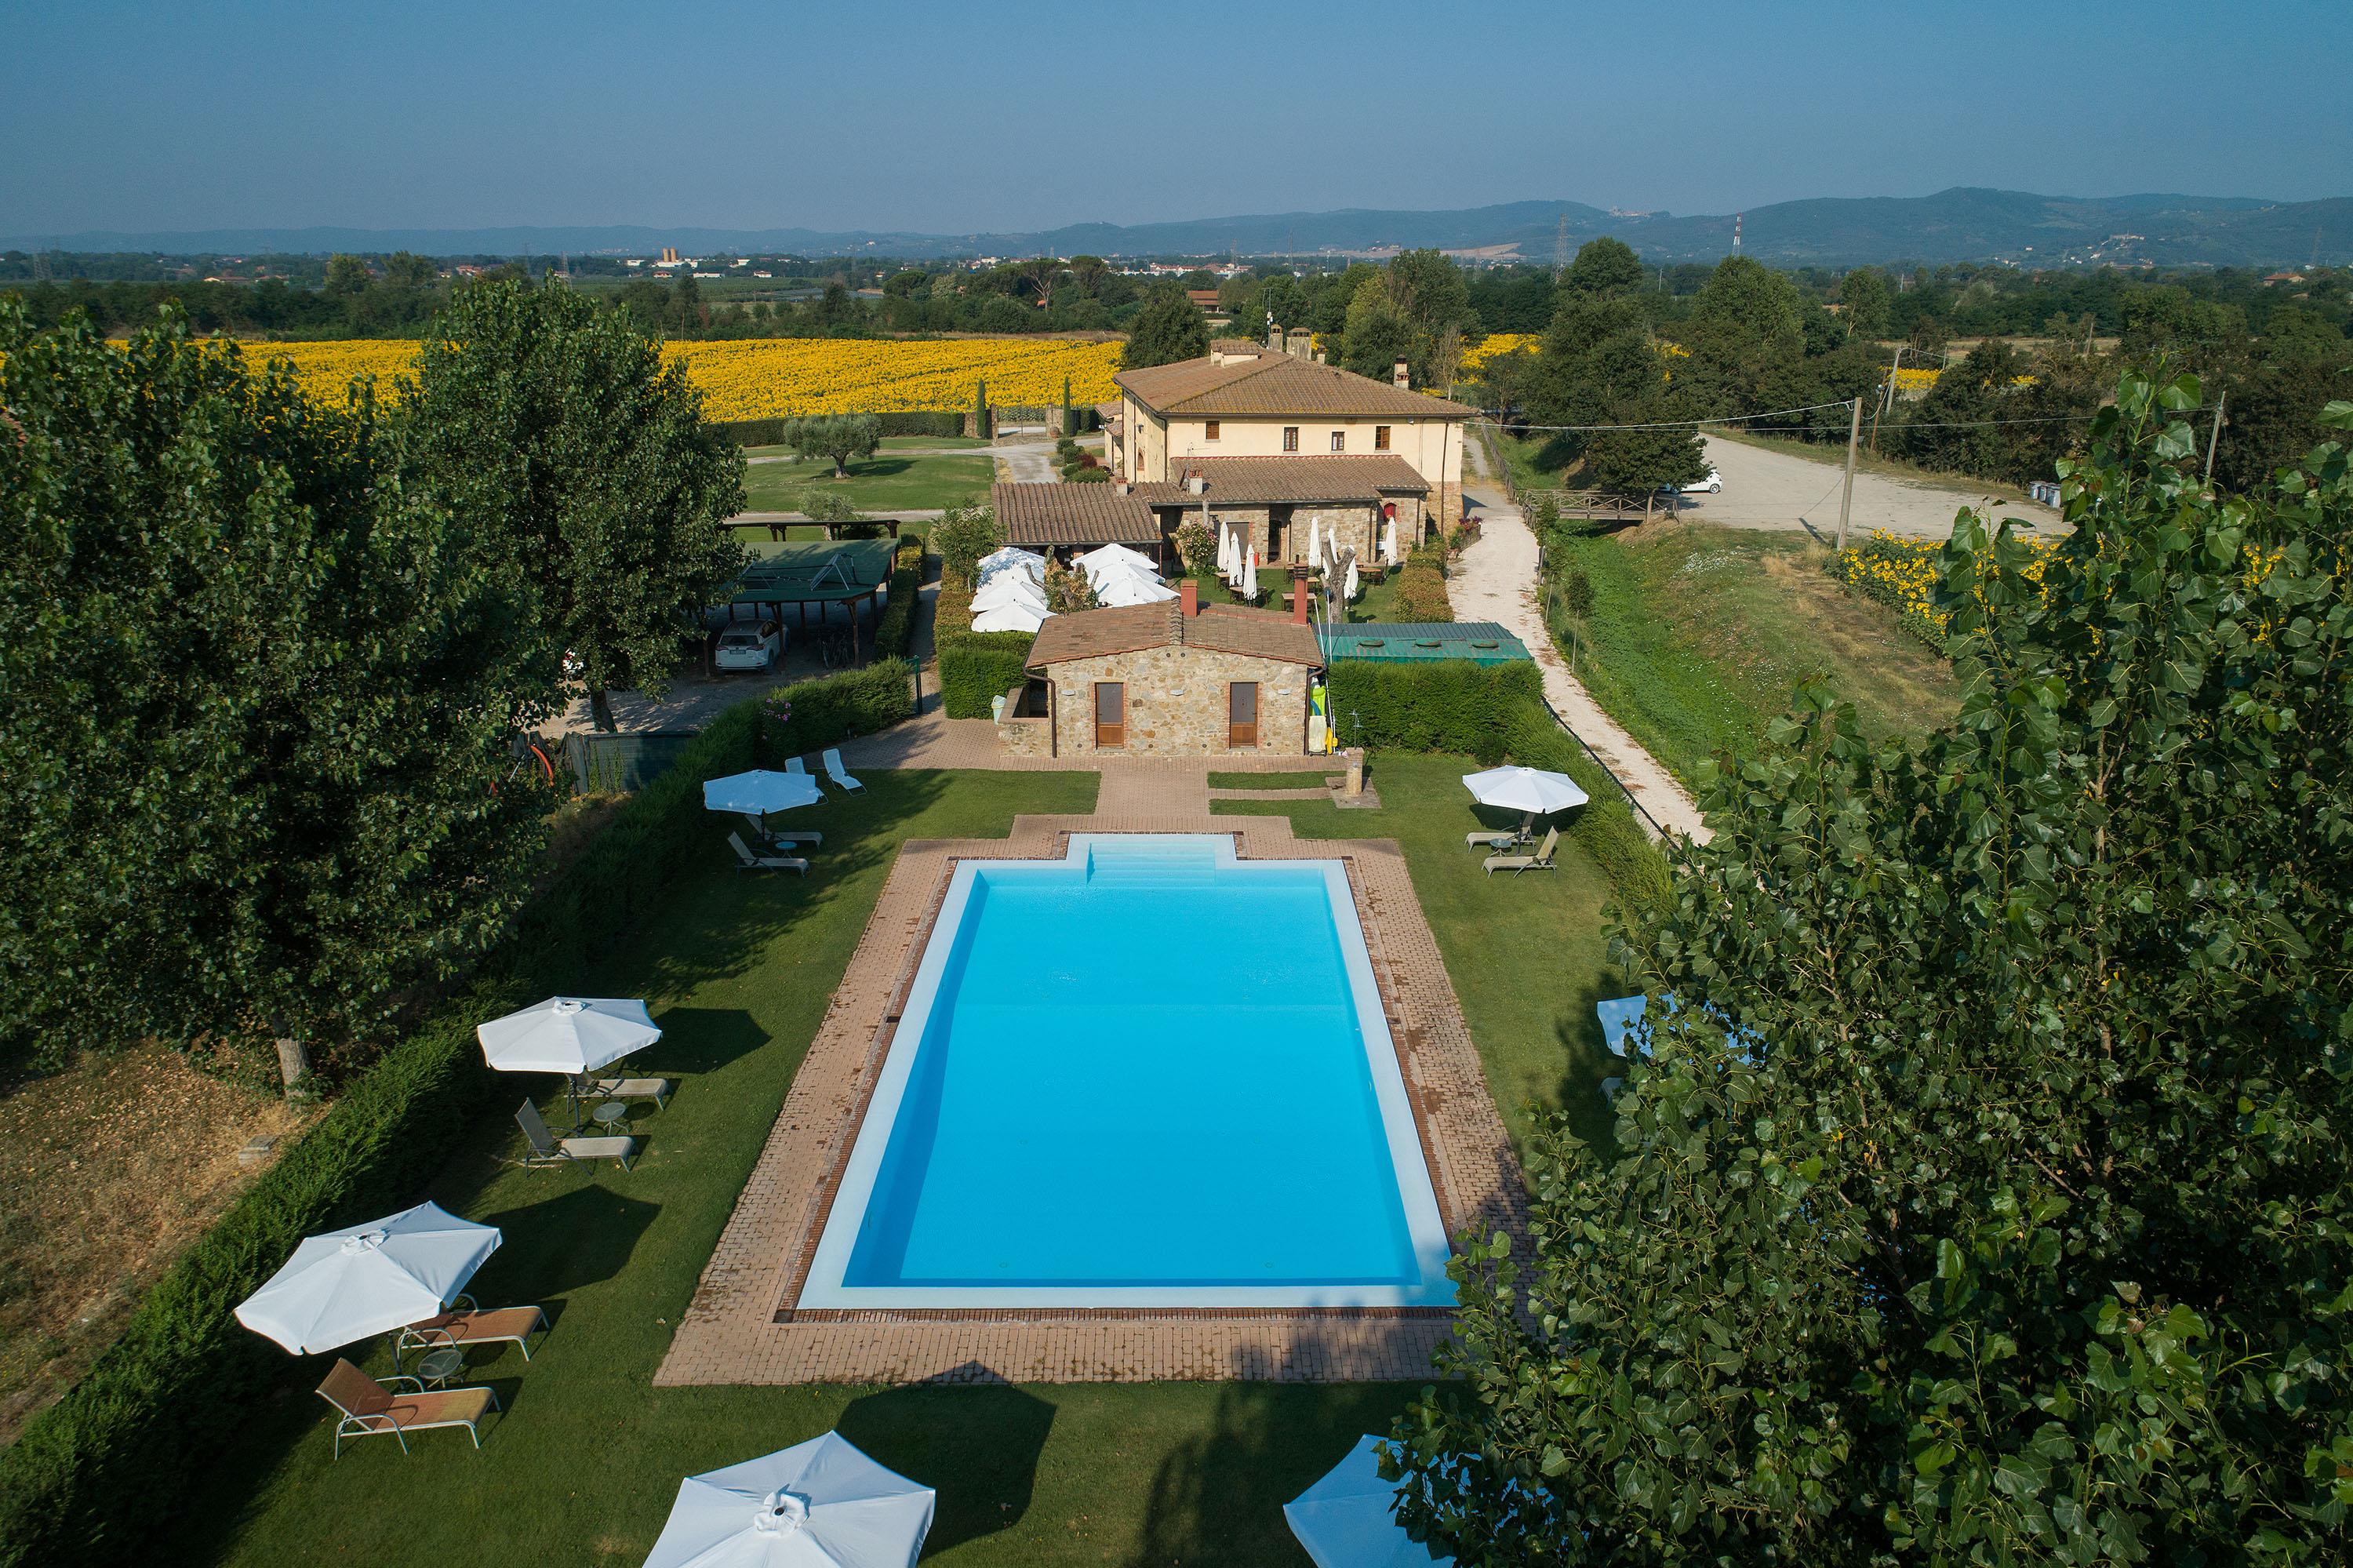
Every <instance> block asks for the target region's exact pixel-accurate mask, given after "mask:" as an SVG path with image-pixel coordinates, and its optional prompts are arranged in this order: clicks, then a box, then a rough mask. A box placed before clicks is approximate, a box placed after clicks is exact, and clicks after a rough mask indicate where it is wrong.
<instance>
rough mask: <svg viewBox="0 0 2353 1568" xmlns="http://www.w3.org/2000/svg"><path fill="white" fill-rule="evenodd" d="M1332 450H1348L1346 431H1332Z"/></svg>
mask: <svg viewBox="0 0 2353 1568" xmlns="http://www.w3.org/2000/svg"><path fill="white" fill-rule="evenodd" d="M1332 450H1334V451H1335V452H1344V451H1346V450H1348V432H1347V431H1345V430H1335V431H1333V432H1332Z"/></svg>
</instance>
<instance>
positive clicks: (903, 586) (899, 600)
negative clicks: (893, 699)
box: [874, 534, 923, 659]
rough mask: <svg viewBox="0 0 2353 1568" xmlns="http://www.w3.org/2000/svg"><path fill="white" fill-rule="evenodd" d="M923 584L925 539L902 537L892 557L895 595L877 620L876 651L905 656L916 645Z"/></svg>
mask: <svg viewBox="0 0 2353 1568" xmlns="http://www.w3.org/2000/svg"><path fill="white" fill-rule="evenodd" d="M922 594H923V540H922V539H920V538H918V537H917V536H916V535H913V534H909V535H904V536H902V538H901V539H900V541H899V547H898V549H897V551H896V552H895V553H893V555H892V557H891V597H890V599H889V601H888V602H887V603H885V604H884V605H883V607H882V613H881V615H880V616H878V617H876V618H875V621H874V652H877V653H879V654H881V655H882V656H883V657H885V658H890V659H903V658H905V657H906V656H907V654H908V652H910V651H911V650H912V649H913V647H914V644H915V606H916V604H917V603H918V602H920V600H921V598H922Z"/></svg>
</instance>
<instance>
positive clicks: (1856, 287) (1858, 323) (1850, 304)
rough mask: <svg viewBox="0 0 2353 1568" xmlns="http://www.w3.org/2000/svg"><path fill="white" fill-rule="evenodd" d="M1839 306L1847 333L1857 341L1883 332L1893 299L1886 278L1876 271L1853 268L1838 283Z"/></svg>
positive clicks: (1881, 272)
mask: <svg viewBox="0 0 2353 1568" xmlns="http://www.w3.org/2000/svg"><path fill="white" fill-rule="evenodd" d="M1838 288H1839V303H1841V304H1842V305H1844V306H1845V307H1846V327H1847V331H1849V332H1851V333H1852V334H1854V335H1855V336H1857V337H1861V338H1875V337H1878V336H1880V335H1882V334H1884V333H1885V332H1886V331H1887V323H1888V320H1889V311H1890V304H1889V302H1890V301H1891V300H1892V299H1893V298H1894V295H1893V293H1892V292H1891V291H1889V289H1888V287H1887V274H1886V273H1884V272H1883V271H1881V270H1879V269H1878V268H1876V267H1857V268H1856V269H1855V270H1853V271H1852V272H1849V273H1848V274H1847V275H1846V276H1845V277H1843V278H1841V279H1840V280H1839V286H1838Z"/></svg>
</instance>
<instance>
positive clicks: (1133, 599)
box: [1094, 572, 1176, 605]
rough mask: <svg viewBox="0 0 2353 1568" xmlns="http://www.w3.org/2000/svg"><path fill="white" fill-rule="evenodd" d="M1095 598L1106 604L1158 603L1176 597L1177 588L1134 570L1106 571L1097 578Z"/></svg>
mask: <svg viewBox="0 0 2353 1568" xmlns="http://www.w3.org/2000/svg"><path fill="white" fill-rule="evenodd" d="M1094 587H1095V599H1096V600H1097V601H1098V602H1100V603H1103V604H1106V605H1120V604H1157V603H1160V602H1161V601H1162V600H1164V599H1175V598H1176V589H1175V588H1170V587H1168V586H1167V585H1166V584H1165V583H1162V582H1160V581H1158V580H1157V579H1156V578H1153V577H1138V576H1136V575H1135V574H1134V573H1133V572H1105V573H1103V576H1101V577H1097V578H1096V579H1095V585H1094Z"/></svg>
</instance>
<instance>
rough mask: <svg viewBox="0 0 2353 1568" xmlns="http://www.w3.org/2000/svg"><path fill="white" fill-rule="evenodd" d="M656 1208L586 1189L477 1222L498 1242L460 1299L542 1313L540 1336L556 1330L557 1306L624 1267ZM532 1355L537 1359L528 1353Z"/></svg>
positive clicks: (535, 1350)
mask: <svg viewBox="0 0 2353 1568" xmlns="http://www.w3.org/2000/svg"><path fill="white" fill-rule="evenodd" d="M659 1213H661V1205H660V1204H659V1203H649V1202H645V1201H644V1200H642V1199H639V1198H632V1197H628V1196H627V1195H625V1194H623V1193H620V1192H613V1191H611V1190H610V1189H608V1188H606V1187H601V1186H598V1185H596V1184H595V1183H593V1182H592V1183H590V1184H588V1185H586V1186H581V1187H575V1188H573V1189H572V1190H571V1191H570V1192H559V1193H557V1194H556V1195H554V1197H551V1198H542V1199H540V1200H539V1201H538V1202H532V1203H523V1204H520V1205H518V1206H516V1207H514V1208H510V1209H501V1210H500V1211H499V1212H498V1213H494V1214H485V1215H484V1216H482V1219H481V1221H480V1223H481V1224H486V1225H496V1226H498V1227H499V1231H500V1233H501V1235H502V1236H503V1237H504V1238H505V1239H504V1240H503V1241H502V1242H501V1245H500V1246H499V1250H498V1251H497V1252H495V1253H493V1254H491V1258H490V1261H489V1262H487V1263H485V1264H484V1265H483V1266H482V1271H481V1273H480V1274H479V1275H477V1276H475V1277H474V1281H473V1283H472V1284H470V1285H469V1286H468V1287H467V1294H468V1295H470V1296H471V1297H473V1298H474V1299H475V1300H477V1301H479V1302H480V1303H481V1304H482V1305H483V1306H485V1307H499V1306H522V1305H525V1304H528V1305H531V1306H535V1307H539V1308H543V1309H544V1310H545V1311H546V1313H547V1319H548V1332H549V1333H550V1334H551V1335H553V1334H554V1333H555V1332H557V1331H558V1330H559V1327H560V1325H559V1324H558V1322H557V1319H558V1318H559V1317H560V1316H561V1314H562V1312H563V1300H564V1298H565V1297H566V1296H568V1295H570V1294H571V1293H572V1292H573V1291H575V1290H577V1289H579V1288H581V1287H583V1286H588V1285H600V1284H602V1283H604V1282H605V1281H606V1280H607V1279H610V1278H612V1277H614V1276H615V1275H617V1274H618V1273H620V1272H621V1270H622V1269H624V1268H626V1267H628V1263H629V1255H630V1254H632V1253H634V1252H635V1251H636V1250H637V1246H638V1239H639V1238H640V1237H642V1236H643V1235H644V1234H646V1230H647V1227H648V1226H649V1225H651V1224H653V1222H654V1216H655V1215H656V1214H659ZM532 1353H533V1355H536V1354H538V1353H539V1351H538V1347H537V1346H536V1345H534V1346H533V1350H532Z"/></svg>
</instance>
